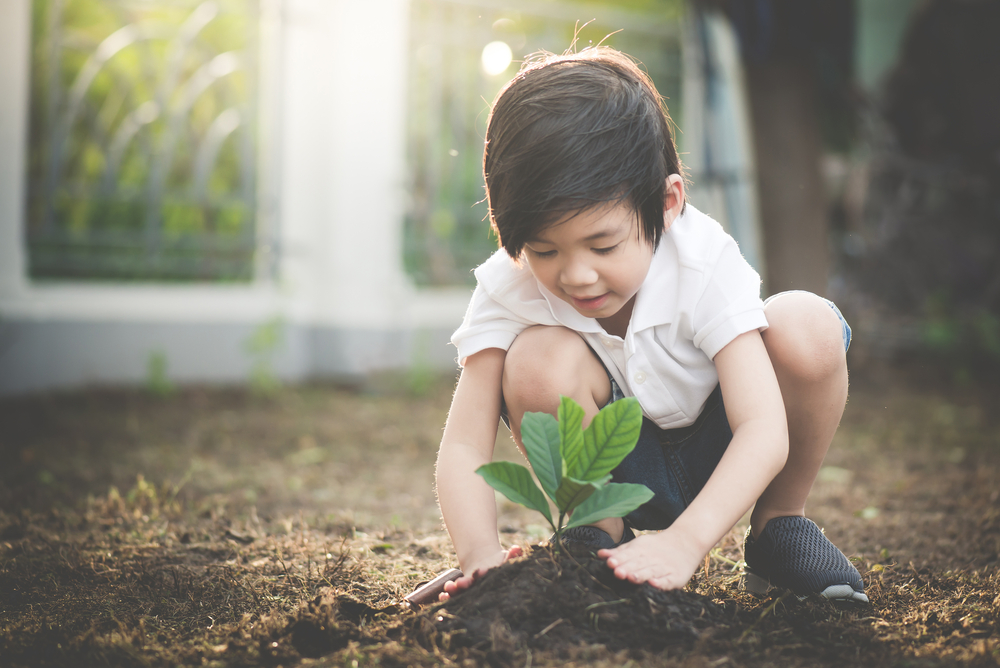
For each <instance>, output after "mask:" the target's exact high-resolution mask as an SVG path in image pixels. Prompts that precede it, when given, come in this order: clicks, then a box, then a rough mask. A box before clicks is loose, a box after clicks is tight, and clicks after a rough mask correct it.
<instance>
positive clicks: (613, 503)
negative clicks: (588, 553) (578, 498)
mask: <svg viewBox="0 0 1000 668" xmlns="http://www.w3.org/2000/svg"><path fill="white" fill-rule="evenodd" d="M652 498H653V492H652V491H650V489H649V488H648V487H646V486H645V485H636V484H634V483H623V482H613V483H610V484H608V485H605V486H603V487H601V488H600V489H597V490H595V491H594V493H593V494H591V495H590V496H588V497H587V500H586V501H584V502H583V503H581V504H580V505H578V506H577V507H576V510H575V511H574V512H573V516H572V517H570V519H569V522H568V523H567V524H566V528H567V529H569V528H571V527H578V526H581V525H584V524H593V523H594V522H596V521H598V520H603V519H605V518H607V517H625V516H626V515H628V514H629V513H630V512H632V511H633V510H635V509H636V508H638V507H639V506H641V505H642V504H644V503H646V502H647V501H649V500H650V499H652Z"/></svg>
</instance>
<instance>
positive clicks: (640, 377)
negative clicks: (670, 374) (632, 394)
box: [632, 371, 646, 385]
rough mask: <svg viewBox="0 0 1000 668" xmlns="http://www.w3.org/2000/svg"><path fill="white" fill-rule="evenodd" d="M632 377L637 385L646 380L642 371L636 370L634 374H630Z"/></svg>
mask: <svg viewBox="0 0 1000 668" xmlns="http://www.w3.org/2000/svg"><path fill="white" fill-rule="evenodd" d="M632 379H633V380H635V382H636V383H638V384H639V385H642V384H643V383H645V382H646V374H645V373H643V372H642V371H636V372H635V375H634V376H632Z"/></svg>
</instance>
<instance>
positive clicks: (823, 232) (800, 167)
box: [747, 60, 830, 295]
mask: <svg viewBox="0 0 1000 668" xmlns="http://www.w3.org/2000/svg"><path fill="white" fill-rule="evenodd" d="M747 83H748V89H749V95H750V105H751V112H752V115H753V130H754V143H755V145H756V147H755V152H756V155H757V179H758V182H759V190H760V209H761V219H762V223H763V229H764V250H765V254H766V258H767V276H766V277H765V289H766V291H767V292H768V293H769V294H774V293H776V292H781V291H783V290H808V291H810V292H815V293H816V294H818V295H825V294H826V292H827V280H828V278H827V277H828V273H829V270H830V252H829V241H828V232H827V217H826V202H825V197H824V193H823V176H822V173H821V159H822V138H821V136H820V128H819V125H818V120H817V119H818V114H817V113H816V111H817V110H816V102H815V100H816V95H815V92H814V90H813V87H812V83H811V79H810V76H809V73H808V71H807V70H806V68H805V67H804V66H802V65H799V64H797V63H793V62H790V61H786V60H777V61H770V62H766V63H761V64H755V65H750V66H749V67H748V68H747Z"/></svg>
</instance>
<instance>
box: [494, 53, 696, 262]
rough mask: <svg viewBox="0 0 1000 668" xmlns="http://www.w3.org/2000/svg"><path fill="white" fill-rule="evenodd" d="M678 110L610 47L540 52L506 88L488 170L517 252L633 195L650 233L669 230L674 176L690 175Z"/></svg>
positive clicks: (502, 231) (497, 215)
mask: <svg viewBox="0 0 1000 668" xmlns="http://www.w3.org/2000/svg"><path fill="white" fill-rule="evenodd" d="M669 125H670V116H669V114H668V112H667V108H666V105H665V104H664V102H663V98H662V97H661V96H660V94H659V93H657V91H656V88H655V87H654V86H653V82H652V81H651V80H650V79H649V76H648V75H647V74H646V73H645V72H643V71H642V69H641V68H640V67H639V65H638V64H637V63H636V62H635V61H634V60H632V59H631V58H630V57H629V56H627V55H625V54H624V53H621V52H620V51H617V50H615V49H612V48H610V47H606V46H599V47H593V48H588V49H584V50H583V51H580V52H579V53H567V54H563V55H553V54H548V53H542V54H536V55H535V56H532V57H530V58H529V59H528V60H527V61H526V62H525V63H524V65H523V66H522V67H521V71H520V72H518V74H517V76H516V77H514V79H512V80H511V81H510V82H509V83H508V84H507V85H506V86H505V87H504V88H503V89H502V90H501V91H500V93H499V94H498V95H497V98H496V100H495V101H494V103H493V109H492V111H491V112H490V118H489V123H488V125H487V129H486V148H485V150H484V152H483V176H484V178H485V181H486V197H487V200H488V201H489V211H490V213H489V215H490V225H491V226H492V227H493V229H494V231H495V232H496V233H497V236H498V238H499V240H500V246H501V247H502V248H503V249H504V250H506V251H507V254H508V255H510V256H511V257H512V258H514V259H518V258H519V257H520V255H521V251H522V250H523V249H524V244H525V242H527V241H529V240H530V239H531V238H532V237H533V236H534V235H535V234H537V233H538V232H539V231H541V230H542V229H544V228H545V227H547V226H549V225H551V224H553V223H554V222H556V221H557V220H559V219H561V218H563V217H565V215H566V214H570V213H573V212H580V211H585V210H587V209H590V208H592V207H594V206H600V205H602V204H608V203H627V204H628V205H629V206H630V207H631V208H632V210H633V211H634V212H635V213H636V214H637V215H638V218H639V222H640V225H639V230H640V236H641V238H642V239H644V240H645V241H647V242H649V243H650V244H652V245H653V247H654V248H655V247H656V245H657V244H658V243H659V240H660V236H661V235H662V234H663V229H664V222H663V215H664V198H665V195H666V180H667V177H668V176H670V175H671V174H681V175H682V176H683V174H682V167H681V164H680V160H679V158H678V157H677V149H676V148H675V146H674V140H673V136H672V135H671V133H670V127H669Z"/></svg>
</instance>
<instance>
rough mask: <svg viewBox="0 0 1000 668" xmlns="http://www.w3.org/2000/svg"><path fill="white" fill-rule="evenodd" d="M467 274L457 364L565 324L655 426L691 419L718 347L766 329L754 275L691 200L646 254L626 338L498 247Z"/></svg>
mask: <svg viewBox="0 0 1000 668" xmlns="http://www.w3.org/2000/svg"><path fill="white" fill-rule="evenodd" d="M475 275H476V280H477V281H478V285H477V286H476V290H475V292H474V293H473V295H472V301H471V302H470V303H469V308H468V310H467V312H466V314H465V320H464V321H463V322H462V326H461V327H459V328H458V330H457V331H456V332H455V333H454V334H453V335H452V337H451V342H452V343H453V344H455V346H456V347H457V348H458V359H459V362H460V363H461V364H463V365H464V364H465V360H466V358H467V357H469V356H470V355H473V354H475V353H477V352H479V351H481V350H485V349H486V348H501V349H503V350H507V349H508V348H509V347H510V344H511V343H513V341H514V339H515V338H516V337H517V335H518V334H520V333H521V332H522V331H523V330H525V329H527V328H528V327H531V326H532V325H561V326H563V327H568V328H569V329H572V330H574V331H576V332H577V333H579V334H580V336H582V337H583V338H584V339H585V340H586V341H587V343H588V344H589V345H590V347H591V348H592V349H593V350H594V352H595V353H597V355H598V357H600V358H601V361H602V362H603V363H604V366H605V367H606V368H607V369H608V371H609V372H610V373H611V375H612V376H613V377H614V379H615V381H617V382H618V385H619V386H620V387H621V389H622V392H624V394H625V396H634V397H636V398H637V399H638V400H639V404H640V405H641V406H642V410H643V413H644V414H645V415H646V417H648V418H650V419H651V420H653V421H654V422H655V423H656V424H657V425H658V426H659V427H660V428H661V429H673V428H676V427H683V426H687V425H689V424H691V423H693V422H694V421H695V419H696V418H697V417H698V415H699V414H700V413H701V411H702V409H703V408H704V406H705V401H706V400H707V399H708V396H709V394H711V393H712V390H713V389H715V386H716V385H717V384H718V382H719V376H718V373H717V372H716V370H715V364H714V363H713V361H712V359H713V358H714V357H715V355H716V353H718V352H719V351H720V350H722V349H723V348H724V347H725V346H726V345H727V344H728V343H729V342H730V341H732V340H733V339H735V338H736V337H737V336H739V335H740V334H742V333H744V332H748V331H750V330H753V329H758V330H763V329H766V328H767V320H766V319H765V318H764V304H763V302H762V301H761V299H760V276H758V275H757V272H756V271H754V270H753V268H752V267H751V266H750V265H749V264H748V263H747V261H746V260H745V259H743V256H742V255H741V254H740V250H739V247H738V246H737V245H736V241H734V240H733V238H732V237H730V236H729V235H728V234H726V232H725V231H724V230H723V229H722V226H721V225H719V223H717V222H716V221H715V220H713V219H711V218H709V217H708V216H706V215H705V214H703V213H701V212H700V211H698V210H697V209H695V208H694V207H693V206H691V205H690V204H688V205H687V207H686V210H685V212H684V214H683V215H682V216H680V217H679V218H678V219H677V220H675V221H674V224H673V225H672V226H671V227H670V229H669V230H667V232H666V233H665V234H664V235H663V237H662V239H661V240H660V244H659V246H658V247H657V249H656V252H655V253H654V254H653V259H652V262H651V264H650V266H649V273H647V274H646V278H645V280H644V281H643V283H642V286H641V287H640V288H639V292H638V294H637V295H636V300H635V307H634V308H633V310H632V319H631V320H630V322H629V326H628V331H627V332H626V334H625V338H624V339H622V338H620V337H617V336H614V335H611V334H608V333H607V332H605V331H604V328H603V327H602V326H601V324H600V323H599V322H597V320H595V319H594V318H587V317H585V316H583V315H580V313H579V312H577V310H576V309H574V308H573V307H572V306H571V305H570V304H568V303H567V302H564V301H563V300H561V299H559V298H558V297H556V296H555V295H553V294H552V293H551V292H549V291H548V290H547V289H545V287H544V286H542V285H541V284H540V283H538V281H536V280H535V277H534V276H532V274H531V272H530V271H529V270H528V267H527V265H522V266H521V267H518V266H516V265H515V264H514V263H513V262H512V261H511V259H510V258H509V257H508V256H507V254H506V251H504V250H502V249H501V250H499V251H497V252H496V253H494V254H493V256H492V257H490V258H489V259H488V260H487V261H486V262H484V263H483V264H482V265H480V266H479V267H478V268H477V269H476V270H475Z"/></svg>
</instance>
